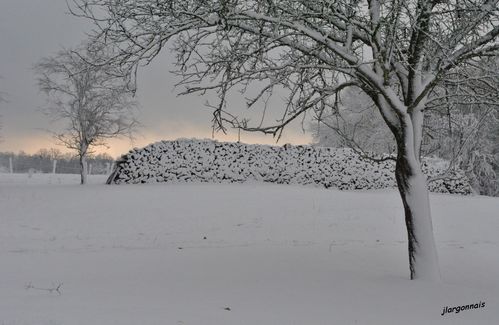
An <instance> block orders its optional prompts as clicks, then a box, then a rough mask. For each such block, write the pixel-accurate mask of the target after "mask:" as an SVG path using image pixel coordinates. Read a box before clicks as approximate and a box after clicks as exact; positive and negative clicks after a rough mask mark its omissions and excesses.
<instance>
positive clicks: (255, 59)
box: [71, 0, 499, 280]
mask: <svg viewBox="0 0 499 325" xmlns="http://www.w3.org/2000/svg"><path fill="white" fill-rule="evenodd" d="M72 1H73V2H72V5H71V10H72V12H73V14H75V15H77V16H80V17H85V18H88V19H91V20H92V21H93V22H94V23H95V26H96V29H95V33H94V34H93V36H92V39H93V41H94V42H95V43H96V44H99V43H105V44H107V45H108V46H113V47H116V48H118V49H119V54H118V55H117V56H116V58H115V59H114V60H113V61H114V62H115V63H116V64H118V65H119V66H120V67H122V68H124V69H125V70H126V71H127V75H128V76H129V78H130V81H132V82H134V81H135V79H136V72H137V69H138V67H139V66H140V65H141V64H147V63H149V62H151V61H152V60H154V58H155V57H156V56H157V55H158V53H160V52H161V50H162V49H163V48H164V47H165V45H166V44H167V42H168V41H169V40H172V41H173V42H172V43H170V44H171V45H172V47H173V50H174V51H175V52H176V53H177V60H178V71H177V72H178V73H179V74H180V75H181V76H182V77H183V80H182V82H181V83H180V85H185V86H186V90H185V91H184V92H183V93H184V94H191V93H205V92H209V91H214V92H215V94H217V95H218V98H219V101H218V103H216V104H212V106H213V107H214V115H213V119H214V125H215V127H216V128H218V129H221V130H225V129H224V123H229V125H234V126H235V127H240V128H243V129H244V130H248V131H261V132H264V133H269V134H273V135H275V136H279V135H280V133H281V132H282V130H283V128H284V127H286V126H287V125H288V124H289V123H290V122H291V121H292V120H295V119H297V118H301V117H303V116H304V114H305V113H307V112H310V113H311V114H315V115H317V116H320V115H321V114H322V113H323V112H325V111H327V110H328V109H331V110H334V109H336V105H335V101H336V98H337V96H338V93H340V92H341V91H342V90H344V89H346V88H348V87H357V88H359V89H361V90H362V91H363V92H364V93H366V94H367V95H368V96H369V97H370V98H371V99H372V101H373V102H374V103H375V105H376V107H377V109H378V110H379V112H380V113H381V115H382V117H383V120H384V121H385V122H386V124H387V126H388V127H389V128H390V130H391V132H392V133H393V135H394V137H395V140H396V143H397V158H396V159H397V163H396V171H395V174H396V179H397V184H398V188H399V192H400V195H401V198H402V202H403V206H404V210H405V220H406V225H407V232H408V242H409V262H410V263H409V264H410V275H411V279H416V278H421V279H432V280H437V279H439V278H440V272H439V267H438V258H437V252H436V247H435V241H434V236H433V227H432V221H431V213H430V204H429V198H428V191H427V185H426V179H425V177H424V175H423V174H422V172H421V166H420V150H421V142H422V141H421V140H422V133H423V121H424V111H425V108H426V106H427V104H428V102H429V101H430V100H431V98H432V96H433V93H434V91H435V89H436V87H438V86H439V85H443V84H444V83H445V80H451V79H452V78H453V76H455V74H456V71H458V70H459V68H460V67H462V66H475V67H477V68H478V69H480V59H481V58H482V57H486V56H497V54H498V50H499V44H498V43H497V36H498V34H499V21H498V20H499V17H498V15H499V13H498V0H467V1H459V0H450V1H438V0H405V1H403V0H393V1H380V0H364V1H362V0H294V1H291V0H251V1H237V0H214V1H202V0H165V1H156V0H141V1H137V0H122V1H114V0H72ZM463 77H464V78H466V79H464V80H460V82H461V84H463V85H466V84H470V83H469V82H471V79H469V78H468V77H467V76H463ZM481 79H485V78H481ZM233 91H239V92H242V93H245V94H246V96H248V97H249V98H248V106H249V107H252V106H256V105H263V106H264V107H265V108H267V107H266V106H265V102H266V100H267V99H268V97H269V96H270V95H271V94H272V93H275V92H279V93H280V94H281V95H282V92H283V91H286V92H287V96H286V100H285V103H284V105H283V111H282V119H280V120H279V121H277V122H276V123H275V124H270V125H265V124H263V123H261V122H263V120H262V121H258V122H256V124H252V123H251V121H248V120H247V119H242V120H241V119H237V117H236V116H234V115H233V114H231V113H230V112H229V111H228V109H227V107H228V105H227V99H228V98H229V97H228V94H229V93H231V92H233ZM484 96H486V95H484ZM273 109H275V105H274V106H273ZM264 111H265V109H264Z"/></svg>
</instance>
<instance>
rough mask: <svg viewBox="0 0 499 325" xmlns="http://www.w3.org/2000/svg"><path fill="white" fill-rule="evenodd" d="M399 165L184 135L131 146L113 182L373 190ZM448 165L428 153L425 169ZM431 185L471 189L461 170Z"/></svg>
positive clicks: (335, 152)
mask: <svg viewBox="0 0 499 325" xmlns="http://www.w3.org/2000/svg"><path fill="white" fill-rule="evenodd" d="M394 168H395V164H394V162H393V161H391V160H388V161H384V162H381V163H378V162H374V161H371V160H368V159H363V158H361V157H359V156H358V155H357V154H356V153H355V152H354V151H353V150H351V149H338V148H323V147H312V146H293V145H289V144H286V145H284V146H282V147H278V146H268V145H250V144H242V143H229V142H217V141H212V140H195V139H193V140H185V139H183V140H176V141H161V142H157V143H153V144H151V145H148V146H146V147H144V148H142V149H133V150H131V151H130V152H128V153H127V154H125V155H123V156H122V157H121V158H120V159H119V160H118V161H117V163H116V167H115V169H114V171H113V173H112V174H111V176H110V177H109V179H108V183H109V184H111V183H114V184H122V183H132V184H136V183H156V182H209V183H242V182H246V181H259V182H270V183H277V184H302V185H315V186H323V187H326V188H330V187H333V188H338V189H341V190H370V189H381V188H390V187H395V186H396V184H395V177H394V172H393V171H394ZM445 168H446V164H445V162H442V161H441V160H435V159H423V171H424V172H425V174H426V175H428V176H429V177H435V176H438V175H440V174H441V173H442V171H444V170H445ZM429 189H430V191H432V192H439V193H458V194H469V193H471V187H470V185H469V182H468V180H467V178H466V177H465V176H464V173H463V172H461V171H455V172H453V173H452V174H451V175H449V176H447V177H444V178H439V179H437V180H435V181H432V182H430V183H429Z"/></svg>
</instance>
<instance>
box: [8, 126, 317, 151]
mask: <svg viewBox="0 0 499 325" xmlns="http://www.w3.org/2000/svg"><path fill="white" fill-rule="evenodd" d="M180 138H197V139H212V132H211V129H210V128H206V129H203V130H200V129H198V128H197V129H194V128H191V127H188V128H184V129H183V130H182V132H150V131H148V130H147V131H142V132H140V134H138V135H137V136H136V137H135V139H134V140H133V141H131V140H130V139H127V138H123V139H111V140H109V141H108V147H104V146H101V147H96V148H95V150H94V151H95V153H96V154H98V153H107V154H109V155H110V156H112V157H113V158H118V157H119V156H121V155H122V154H125V153H127V152H128V151H129V150H131V149H133V148H135V147H137V148H141V147H144V146H146V145H148V144H151V143H154V142H158V141H162V140H176V139H180ZM213 139H214V140H217V141H221V142H225V141H226V142H236V141H237V140H238V136H237V133H234V132H233V131H232V132H230V133H228V134H223V133H221V132H218V133H215V137H214V138H213ZM311 141H312V138H311V135H310V134H309V133H307V134H304V133H303V132H301V131H295V130H285V131H284V134H283V136H282V137H281V139H280V140H279V142H278V143H276V138H273V137H272V136H271V135H264V134H259V133H244V132H242V133H241V142H243V143H248V144H268V145H279V146H281V145H284V144H286V143H291V144H294V145H300V144H301V145H303V144H309V143H311ZM50 148H55V149H59V150H60V151H61V152H72V151H71V150H69V149H67V148H65V147H64V146H62V145H58V144H57V143H56V141H55V140H54V138H52V137H51V136H50V134H44V133H41V134H40V135H35V136H25V137H18V138H16V139H9V141H5V142H4V143H2V144H0V151H2V152H14V153H19V152H20V151H24V152H25V153H28V154H34V153H36V152H38V151H39V150H40V149H50Z"/></svg>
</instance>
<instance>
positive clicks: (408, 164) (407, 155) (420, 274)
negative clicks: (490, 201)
mask: <svg viewBox="0 0 499 325" xmlns="http://www.w3.org/2000/svg"><path fill="white" fill-rule="evenodd" d="M415 127H417V126H415ZM403 129H404V130H403V132H402V133H403V134H404V136H403V137H402V138H400V139H399V140H398V141H397V142H398V143H397V145H398V153H397V163H396V168H395V177H396V180H397V185H398V190H399V192H400V196H401V198H402V202H403V205H404V212H405V223H406V227H407V236H408V246H409V247H408V248H409V268H410V273H411V280H412V279H424V280H430V281H439V280H440V271H439V267H438V256H437V250H436V245H435V239H434V235H433V225H432V220H431V210H430V200H429V195H428V188H427V184H426V176H425V175H424V174H423V172H422V171H421V164H420V161H419V153H416V151H415V148H418V147H419V146H418V145H417V144H416V143H415V141H419V140H420V139H417V138H416V139H414V132H413V130H412V129H413V127H412V126H408V125H404V126H403Z"/></svg>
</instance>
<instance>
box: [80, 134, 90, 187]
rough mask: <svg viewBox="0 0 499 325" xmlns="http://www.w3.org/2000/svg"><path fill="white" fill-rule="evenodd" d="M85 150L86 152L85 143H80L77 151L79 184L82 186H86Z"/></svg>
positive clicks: (86, 146)
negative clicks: (78, 157)
mask: <svg viewBox="0 0 499 325" xmlns="http://www.w3.org/2000/svg"><path fill="white" fill-rule="evenodd" d="M87 150H88V145H87V144H86V143H85V142H81V143H80V150H79V156H80V184H81V185H84V184H87V175H88V171H87V167H88V166H87Z"/></svg>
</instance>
